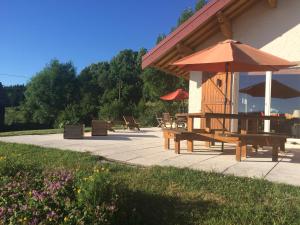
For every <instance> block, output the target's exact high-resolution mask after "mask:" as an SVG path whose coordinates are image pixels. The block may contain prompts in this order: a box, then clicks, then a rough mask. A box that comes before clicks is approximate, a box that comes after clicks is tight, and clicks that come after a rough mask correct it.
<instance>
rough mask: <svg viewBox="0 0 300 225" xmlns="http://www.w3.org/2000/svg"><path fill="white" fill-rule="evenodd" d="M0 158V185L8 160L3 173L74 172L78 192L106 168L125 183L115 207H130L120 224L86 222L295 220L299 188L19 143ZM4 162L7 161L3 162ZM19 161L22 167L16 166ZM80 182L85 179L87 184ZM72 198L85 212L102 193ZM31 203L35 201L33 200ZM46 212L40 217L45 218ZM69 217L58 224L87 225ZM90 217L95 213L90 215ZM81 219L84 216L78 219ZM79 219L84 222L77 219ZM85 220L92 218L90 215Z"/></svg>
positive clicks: (1, 201) (0, 150)
mask: <svg viewBox="0 0 300 225" xmlns="http://www.w3.org/2000/svg"><path fill="white" fill-rule="evenodd" d="M0 160H1V162H2V164H1V163H0V175H1V181H0V187H1V185H2V186H3V185H5V183H6V182H7V180H9V178H8V177H9V176H15V175H6V174H5V173H4V171H5V170H4V168H8V164H9V165H11V163H12V162H14V163H12V165H13V166H11V167H9V170H7V171H8V172H6V173H10V171H13V170H18V168H25V169H24V170H26V169H27V168H31V169H32V168H33V170H35V168H36V171H35V172H34V173H35V174H38V173H43V172H45V171H47V172H49V171H52V170H53V171H55V170H58V169H64V170H67V171H73V172H74V173H75V174H76V179H77V181H76V182H77V183H76V185H77V184H78V183H80V184H81V185H83V187H84V188H86V190H88V191H89V192H88V191H86V192H84V193H92V191H93V192H97V189H101V185H102V183H101V182H102V181H101V182H97V176H100V175H96V176H95V177H93V176H94V174H95V173H96V172H97V173H99V174H101V173H102V172H101V171H102V170H103V171H104V170H105V171H106V172H103V174H105V176H106V178H108V179H109V182H107V184H109V185H115V184H118V186H117V187H120V186H123V187H126V188H125V189H126V193H127V194H126V195H125V194H124V193H123V192H122V193H123V194H124V196H125V197H124V196H123V195H122V194H120V195H121V196H123V197H124V198H123V197H122V198H123V199H122V201H119V200H118V201H119V202H122V204H123V205H124V204H125V206H126V207H123V208H122V207H121V206H120V207H119V210H120V211H122V210H125V211H126V210H129V209H130V210H131V211H130V212H129V211H127V212H125V211H124V212H123V213H122V212H121V213H120V212H119V213H120V214H118V216H119V217H118V218H123V220H122V222H120V221H119V222H118V220H114V222H111V223H110V222H109V221H106V222H105V221H104V222H103V221H102V220H101V221H102V222H96V223H95V222H91V223H90V224H153V225H159V224H164V225H168V224H170V225H171V224H172V225H173V224H185V225H188V224H226V225H228V224H299V223H300V188H299V187H293V186H289V185H283V184H275V183H271V182H268V181H264V180H259V179H250V178H239V177H233V176H224V175H220V174H216V173H207V172H201V171H193V170H189V169H177V168H171V167H169V168H165V167H164V168H163V167H151V168H143V167H135V166H128V165H122V164H118V163H108V162H106V161H105V160H102V159H101V158H99V157H96V156H91V155H89V154H87V153H76V152H70V151H61V150H56V149H48V148H41V147H35V146H29V145H20V144H8V143H0ZM5 161H6V162H8V163H6V164H5ZM19 165H22V166H21V167H19ZM1 167H2V168H1ZM99 169H100V172H99ZM1 171H2V172H1ZM95 171H96V172H95ZM1 173H2V174H1ZM16 174H17V175H18V173H16ZM87 177H89V178H87ZM94 178H95V179H94ZM98 181H99V180H98ZM85 182H88V183H87V185H86V184H85ZM105 182H106V180H105ZM84 185H85V186H84ZM84 188H82V190H83V189H84ZM102 189H103V188H102ZM102 189H101V190H102ZM125 189H124V190H125ZM76 190H77V193H80V192H82V191H81V189H76ZM91 190H92V191H91ZM30 193H31V192H30ZM101 193H103V192H101ZM116 196H117V195H116ZM73 198H74V199H79V200H76V202H77V203H76V207H79V206H78V202H79V203H80V204H85V205H86V204H88V206H85V209H86V208H87V211H88V210H90V208H89V207H90V205H89V204H91V203H90V202H89V201H91V202H97V201H98V199H100V198H101V199H102V198H103V196H102V197H101V194H98V195H97V194H94V195H93V197H92V198H89V195H87V194H86V195H84V197H82V196H81V197H80V196H79V197H76V196H75V197H73ZM120 198H121V197H120ZM80 199H81V201H80ZM82 199H83V200H82ZM89 199H92V200H89ZM6 201H8V200H7V199H5V198H1V197H0V216H1V206H2V207H3V205H5V202H6ZM34 201H37V200H36V199H35V200H34ZM29 202H32V201H29ZM32 204H33V203H32ZM118 204H119V203H118ZM120 204H121V203H120ZM32 207H33V206H32ZM64 207H65V206H64ZM97 207H98V206H97ZM91 208H93V207H91ZM97 209H98V208H97ZM43 210H44V209H43ZM52 210H53V211H55V210H56V208H52ZM20 211H21V209H20ZM81 211H82V210H81ZM60 212H62V209H60ZM88 212H90V211H88ZM94 212H95V211H93V213H94ZM105 212H106V211H105ZM113 212H115V211H113ZM66 213H67V214H66ZM72 213H73V211H71V210H70V214H72ZM126 213H127V214H126ZM48 214H49V213H48ZM48 214H47V216H46V217H45V218H48V219H49V218H50V217H48ZM73 214H74V213H73ZM73 214H72V215H73ZM79 214H80V213H79ZM79 214H78V215H79ZM125 214H126V215H125ZM129 214H130V215H129ZM20 215H22V216H23V217H22V218H23V220H22V218H21V220H20V218H19V220H20V221H21V222H22V221H23V222H24V215H26V214H24V213H23V214H22V212H20ZM72 215H71V216H69V215H68V211H67V212H65V211H64V218H65V219H64V220H63V222H61V223H62V224H88V223H80V222H78V221H79V220H77V222H78V223H77V222H76V223H75V222H74V220H73V222H71V220H69V219H68V218H73V217H72ZM74 215H75V214H74ZM76 215H77V214H76ZM91 215H96V213H94V214H91ZM97 215H98V214H97ZM109 215H111V214H109ZM80 216H81V215H80ZM83 217H84V215H83V216H81V217H80V218H83ZM0 218H1V217H0ZM66 218H67V219H66ZM76 218H77V217H76ZM78 218H79V216H78ZM97 218H98V217H97ZM109 218H111V217H109ZM124 218H127V219H124ZM26 219H27V218H26ZM19 220H17V221H19ZM55 221H56V220H55ZM57 221H59V219H57ZM82 221H84V220H83V219H82ZM90 221H92V220H91V219H90ZM93 221H98V220H93ZM99 221H100V220H99ZM111 221H112V220H111ZM21 222H20V223H21ZM50 222H51V221H50ZM50 222H49V224H55V223H54V222H53V221H52V223H50ZM0 224H1V222H0Z"/></svg>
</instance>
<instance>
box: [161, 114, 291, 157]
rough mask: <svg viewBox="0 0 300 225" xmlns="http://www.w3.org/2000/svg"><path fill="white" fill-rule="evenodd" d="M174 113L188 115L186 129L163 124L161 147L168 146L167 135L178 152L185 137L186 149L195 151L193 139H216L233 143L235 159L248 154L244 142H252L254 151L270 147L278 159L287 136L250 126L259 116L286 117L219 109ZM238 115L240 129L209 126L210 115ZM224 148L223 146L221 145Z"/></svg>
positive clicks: (246, 143)
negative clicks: (199, 126)
mask: <svg viewBox="0 0 300 225" xmlns="http://www.w3.org/2000/svg"><path fill="white" fill-rule="evenodd" d="M176 117H185V118H187V121H188V122H187V129H172V128H164V129H163V136H164V147H165V149H170V139H173V140H174V143H175V153H177V154H180V143H181V141H183V140H186V141H187V149H188V151H189V152H193V151H194V141H205V142H206V143H207V146H208V147H210V146H211V145H214V144H215V143H216V142H221V143H222V144H224V143H231V144H236V160H237V161H241V160H242V159H244V158H246V157H247V146H248V145H251V147H252V149H253V150H255V151H257V150H258V148H259V147H265V146H270V147H272V161H278V151H279V149H280V150H281V151H285V148H284V144H285V142H286V138H287V136H286V135H284V134H276V133H263V132H259V130H258V126H256V127H254V128H253V127H252V128H251V130H249V129H248V128H249V126H248V124H249V122H250V121H251V122H252V123H253V124H258V121H260V120H276V121H278V120H285V117H277V116H276V117H275V116H253V115H246V114H222V113H186V114H177V115H176ZM196 118H199V119H201V120H202V121H205V127H204V128H203V129H195V128H194V119H196ZM224 118H225V119H237V120H239V121H240V124H241V126H240V129H239V130H238V131H237V132H230V131H228V130H226V131H225V132H223V129H212V128H211V121H212V119H224ZM222 150H223V146H222Z"/></svg>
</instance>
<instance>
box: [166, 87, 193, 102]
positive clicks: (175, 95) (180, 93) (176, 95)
mask: <svg viewBox="0 0 300 225" xmlns="http://www.w3.org/2000/svg"><path fill="white" fill-rule="evenodd" d="M188 98H189V93H188V92H186V91H185V90H183V89H182V88H179V89H177V90H176V91H173V92H171V93H169V94H166V95H164V96H161V97H160V99H162V100H165V101H174V100H175V101H181V100H185V99H188Z"/></svg>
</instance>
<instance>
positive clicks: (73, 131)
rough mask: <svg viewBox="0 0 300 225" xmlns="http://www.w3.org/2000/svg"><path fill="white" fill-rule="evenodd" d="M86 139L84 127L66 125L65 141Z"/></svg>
mask: <svg viewBox="0 0 300 225" xmlns="http://www.w3.org/2000/svg"><path fill="white" fill-rule="evenodd" d="M83 137H84V125H83V124H78V125H65V127H64V139H82V138H83Z"/></svg>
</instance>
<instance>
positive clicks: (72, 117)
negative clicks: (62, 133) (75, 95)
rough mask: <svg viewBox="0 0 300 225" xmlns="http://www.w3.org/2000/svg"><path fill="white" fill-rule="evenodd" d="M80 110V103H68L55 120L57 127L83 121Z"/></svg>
mask: <svg viewBox="0 0 300 225" xmlns="http://www.w3.org/2000/svg"><path fill="white" fill-rule="evenodd" d="M80 112H81V110H80V107H79V105H75V104H74V105H68V106H67V107H66V109H65V110H64V111H62V112H61V113H60V114H59V115H58V118H57V120H56V121H55V127H57V128H62V127H64V126H65V125H67V124H79V123H80V122H81V113H80Z"/></svg>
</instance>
